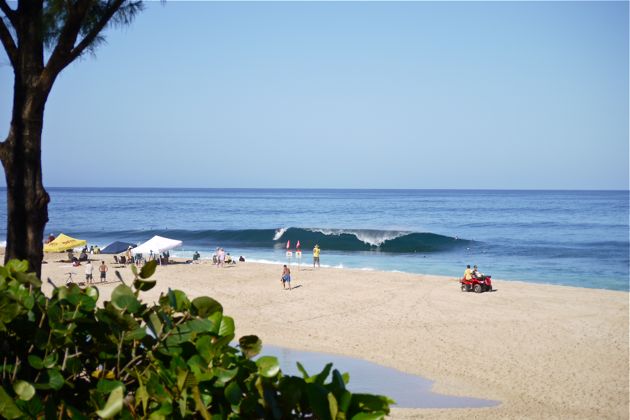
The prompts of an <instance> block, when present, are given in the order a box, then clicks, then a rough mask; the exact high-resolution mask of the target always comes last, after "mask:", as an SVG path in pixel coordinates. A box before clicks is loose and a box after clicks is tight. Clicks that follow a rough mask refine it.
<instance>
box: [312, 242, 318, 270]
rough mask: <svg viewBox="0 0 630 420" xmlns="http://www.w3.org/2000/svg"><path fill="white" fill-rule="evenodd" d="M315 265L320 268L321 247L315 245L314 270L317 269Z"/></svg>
mask: <svg viewBox="0 0 630 420" xmlns="http://www.w3.org/2000/svg"><path fill="white" fill-rule="evenodd" d="M315 264H317V267H319V245H317V244H315V248H313V268H315Z"/></svg>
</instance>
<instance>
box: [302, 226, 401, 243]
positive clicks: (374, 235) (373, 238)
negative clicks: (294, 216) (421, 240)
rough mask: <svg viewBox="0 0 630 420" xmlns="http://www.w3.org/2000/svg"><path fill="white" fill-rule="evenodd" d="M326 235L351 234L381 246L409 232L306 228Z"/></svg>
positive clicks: (363, 240) (362, 240)
mask: <svg viewBox="0 0 630 420" xmlns="http://www.w3.org/2000/svg"><path fill="white" fill-rule="evenodd" d="M307 230H310V231H311V232H319V233H322V234H324V235H327V236H340V235H344V234H345V235H353V236H354V237H355V238H357V239H358V240H360V241H361V242H364V243H366V244H368V245H371V246H381V245H383V243H385V242H387V241H391V240H392V239H396V238H400V237H401V236H405V235H408V234H409V233H410V232H406V231H400V230H391V231H390V230H372V229H307Z"/></svg>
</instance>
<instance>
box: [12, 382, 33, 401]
mask: <svg viewBox="0 0 630 420" xmlns="http://www.w3.org/2000/svg"><path fill="white" fill-rule="evenodd" d="M13 390H14V391H15V393H16V394H17V395H18V397H20V399H21V400H23V401H29V400H30V399H31V398H33V395H35V387H34V386H33V385H32V384H31V383H29V382H26V381H22V380H18V381H15V383H14V384H13Z"/></svg>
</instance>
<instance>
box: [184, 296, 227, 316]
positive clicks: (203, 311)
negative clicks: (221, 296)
mask: <svg viewBox="0 0 630 420" xmlns="http://www.w3.org/2000/svg"><path fill="white" fill-rule="evenodd" d="M191 312H193V315H197V316H199V317H201V318H207V317H209V316H210V315H212V314H213V313H215V312H221V313H223V306H221V304H220V303H219V302H217V301H216V300H214V299H212V298H211V297H208V296H199V297H198V298H195V299H193V301H192V308H191Z"/></svg>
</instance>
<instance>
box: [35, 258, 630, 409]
mask: <svg viewBox="0 0 630 420" xmlns="http://www.w3.org/2000/svg"><path fill="white" fill-rule="evenodd" d="M95 257H96V256H95ZM102 257H104V258H105V260H106V262H107V263H108V264H109V266H110V271H109V279H110V280H113V279H114V270H115V269H116V268H115V267H114V266H113V264H112V263H113V259H112V256H109V255H108V256H102ZM61 258H63V255H62V254H50V255H47V260H48V261H49V263H48V264H45V265H44V266H43V269H42V277H43V278H48V277H49V278H51V279H53V280H54V281H55V282H56V283H57V284H62V283H63V282H64V279H65V277H66V276H65V273H67V272H74V273H76V276H75V279H82V278H83V277H84V268H83V267H77V268H72V267H71V266H70V265H69V264H68V263H57V262H54V260H59V259H61ZM97 266H98V262H95V263H94V273H95V275H94V277H95V278H96V281H98V279H97V277H98V270H97ZM118 270H120V271H121V273H122V275H123V277H124V278H125V280H126V281H127V280H131V278H132V275H131V272H130V270H129V268H118ZM280 272H281V266H277V265H264V264H253V263H247V262H246V263H239V264H237V265H235V266H229V267H224V268H216V267H214V266H212V265H211V264H210V263H208V262H202V263H201V264H173V265H169V266H165V267H159V268H158V270H157V272H156V274H155V276H154V278H155V279H157V281H158V286H157V287H156V288H155V289H154V290H151V291H150V292H147V293H146V294H145V295H144V299H145V300H148V301H154V300H157V297H158V296H159V293H160V292H161V291H165V290H166V289H167V288H169V287H170V288H175V289H181V290H183V291H185V292H187V293H188V294H189V295H190V296H192V297H195V296H199V295H208V296H212V297H214V298H215V299H217V300H219V301H220V302H221V303H222V304H223V306H224V310H225V313H226V314H228V315H230V316H232V317H233V318H234V319H235V321H236V327H237V337H240V336H242V335H246V334H256V335H258V336H259V337H261V339H262V340H263V343H267V344H274V345H278V346H284V347H289V348H294V349H298V350H310V351H322V352H329V353H337V354H343V355H348V356H353V357H358V358H362V359H365V360H369V361H372V362H376V363H379V364H381V365H385V366H389V367H393V368H396V369H399V370H401V371H404V372H409V373H413V374H417V375H421V376H423V377H425V378H428V379H431V380H433V381H435V384H434V391H435V392H440V393H445V394H452V395H459V396H469V397H477V398H485V399H491V400H499V401H501V404H500V405H499V406H497V407H493V408H482V409H443V410H434V409H431V410H424V409H422V410H421V409H403V408H395V409H393V411H392V416H391V417H392V418H405V419H411V418H449V419H450V418H541V419H543V418H544V419H549V418H559V419H602V418H611V419H624V418H625V419H627V418H628V397H629V387H628V382H629V368H628V303H629V302H628V293H627V292H616V291H607V290H592V289H582V288H575V287H562V286H551V285H536V284H529V283H521V282H514V281H500V280H495V281H494V287H495V289H496V291H495V292H491V293H482V294H475V293H462V292H460V291H459V287H458V283H457V280H456V279H453V278H447V277H440V276H426V275H411V274H403V273H389V272H387V273H384V272H377V271H361V270H348V269H331V268H322V269H315V270H314V269H312V268H311V267H309V266H302V269H301V270H298V269H297V267H292V274H293V286H294V287H295V286H299V287H297V288H295V289H294V290H292V291H284V290H282V287H281V284H280ZM115 286H116V284H113V283H112V284H106V285H103V286H99V288H100V289H101V296H102V297H103V298H108V297H109V293H110V292H111V290H113V288H114V287H115ZM263 353H264V350H263ZM350 373H351V374H352V372H350ZM350 388H351V389H352V381H350Z"/></svg>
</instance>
